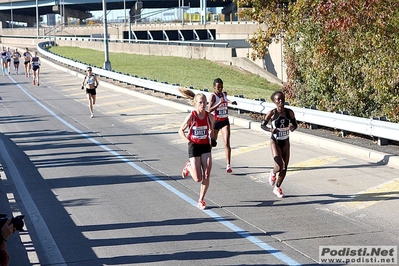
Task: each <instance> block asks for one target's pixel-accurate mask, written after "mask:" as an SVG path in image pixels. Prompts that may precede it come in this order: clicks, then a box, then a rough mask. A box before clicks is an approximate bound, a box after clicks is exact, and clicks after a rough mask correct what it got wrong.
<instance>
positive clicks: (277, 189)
mask: <svg viewBox="0 0 399 266" xmlns="http://www.w3.org/2000/svg"><path fill="white" fill-rule="evenodd" d="M273 193H274V194H276V196H277V197H278V198H283V197H284V194H283V190H282V189H281V187H277V186H276V187H274V189H273Z"/></svg>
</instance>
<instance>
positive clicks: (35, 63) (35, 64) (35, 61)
mask: <svg viewBox="0 0 399 266" xmlns="http://www.w3.org/2000/svg"><path fill="white" fill-rule="evenodd" d="M31 63H32V70H33V79H32V83H33V85H37V86H39V85H40V80H39V74H40V58H39V57H38V56H37V52H35V55H34V56H33V57H32V59H31Z"/></svg>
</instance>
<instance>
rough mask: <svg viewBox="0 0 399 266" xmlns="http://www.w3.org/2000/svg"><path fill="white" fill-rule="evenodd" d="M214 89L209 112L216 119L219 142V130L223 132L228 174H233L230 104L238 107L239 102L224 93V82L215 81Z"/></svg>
mask: <svg viewBox="0 0 399 266" xmlns="http://www.w3.org/2000/svg"><path fill="white" fill-rule="evenodd" d="M213 88H214V89H215V92H214V93H213V94H212V95H211V97H210V99H209V107H208V111H209V112H211V113H213V115H214V117H215V123H214V125H213V131H214V133H213V134H214V136H215V139H216V140H217V138H218V134H219V130H222V137H223V143H224V149H225V154H226V163H227V166H226V172H227V173H231V172H233V171H232V170H231V167H230V161H231V147H230V121H229V109H228V105H229V103H231V104H234V105H236V104H237V102H235V101H234V102H231V101H229V100H228V99H227V92H224V91H223V81H222V80H221V79H220V78H217V79H215V80H214V81H213Z"/></svg>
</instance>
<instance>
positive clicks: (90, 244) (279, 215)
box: [0, 61, 399, 265]
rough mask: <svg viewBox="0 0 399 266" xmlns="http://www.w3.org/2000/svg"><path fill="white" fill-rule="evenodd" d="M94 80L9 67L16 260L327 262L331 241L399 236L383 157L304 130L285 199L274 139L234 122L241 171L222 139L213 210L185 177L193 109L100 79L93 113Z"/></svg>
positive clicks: (390, 169)
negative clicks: (20, 223) (275, 174)
mask: <svg viewBox="0 0 399 266" xmlns="http://www.w3.org/2000/svg"><path fill="white" fill-rule="evenodd" d="M81 80H82V78H81V77H80V76H79V75H78V74H76V73H71V72H70V71H69V72H68V73H67V72H65V71H64V70H63V69H61V68H58V67H57V66H55V65H53V64H52V63H50V62H46V61H43V63H42V73H41V82H40V86H33V85H32V83H31V80H30V79H28V78H27V77H25V76H23V75H18V76H17V75H14V74H12V75H10V76H0V83H1V85H2V86H1V90H0V97H1V100H0V106H1V108H0V117H1V122H0V152H1V162H2V165H3V167H4V173H2V174H1V180H0V183H1V185H0V191H1V193H0V197H1V198H0V202H1V206H2V208H1V210H0V212H2V213H7V214H11V213H13V214H14V215H16V214H18V213H23V214H25V215H26V218H25V221H26V231H24V232H21V233H15V234H13V235H12V236H11V237H10V239H9V241H8V243H7V244H8V250H9V253H10V255H11V264H10V265H140V264H143V265H144V264H145V265H151V264H154V265H155V264H157V265H315V264H318V262H319V247H320V246H372V245H384V246H397V245H398V242H399V240H398V239H399V238H398V237H399V230H398V228H399V219H398V218H399V217H398V216H399V215H398V213H397V212H396V210H397V208H398V206H399V203H398V196H399V179H398V175H397V172H398V170H397V168H396V165H395V164H393V163H392V164H391V165H384V164H382V163H381V162H380V157H379V156H383V155H380V154H376V155H375V156H374V155H373V156H368V157H369V158H368V159H366V158H365V156H364V154H369V155H370V154H374V153H373V152H371V151H368V150H364V149H359V148H358V147H355V146H350V145H346V144H345V145H342V144H341V143H338V142H332V141H331V140H330V141H328V143H329V145H324V144H323V140H322V139H320V138H318V137H315V136H309V135H306V134H303V133H300V132H294V133H292V136H291V139H292V141H291V161H290V166H289V173H288V176H287V178H286V180H285V182H284V184H283V186H282V188H283V191H284V194H285V195H286V197H285V198H283V199H278V198H277V197H276V196H275V195H274V194H273V193H272V188H271V187H270V186H269V185H268V184H267V174H268V172H269V171H270V168H271V165H272V158H271V154H270V147H269V137H270V136H269V135H268V134H267V133H264V132H261V131H259V130H255V129H248V128H246V127H242V126H241V124H242V123H244V122H243V121H241V120H239V119H234V125H232V139H231V143H232V148H233V151H232V167H233V174H227V173H225V158H224V150H223V145H221V143H219V145H218V146H217V147H216V148H215V149H214V150H213V169H212V174H211V186H210V189H209V191H208V194H207V197H206V202H207V205H208V206H209V208H208V209H207V210H205V211H201V210H199V209H197V208H196V201H197V199H198V193H199V184H197V183H195V182H194V181H193V180H192V179H190V178H187V179H182V178H181V169H182V167H183V165H184V163H185V161H186V160H187V147H186V144H184V143H183V141H182V140H181V139H180V137H179V135H178V134H177V130H178V127H179V126H180V123H181V122H182V121H183V119H184V117H185V116H186V115H187V110H190V109H191V107H190V106H188V105H181V104H179V103H175V102H171V101H166V100H164V99H159V98H154V97H151V96H148V95H144V94H141V95H140V94H138V93H137V92H135V91H132V90H128V89H125V88H123V86H122V85H121V86H115V85H107V84H105V83H106V82H105V81H101V84H100V87H99V88H98V98H97V99H98V102H97V104H96V106H95V117H94V118H90V113H89V110H88V107H87V100H86V96H85V94H84V92H83V91H81V90H80V83H81ZM312 143H313V144H314V145H312ZM366 157H367V156H366ZM391 162H394V161H393V160H392V161H391Z"/></svg>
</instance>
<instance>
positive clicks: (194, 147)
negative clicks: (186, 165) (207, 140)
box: [188, 142, 211, 158]
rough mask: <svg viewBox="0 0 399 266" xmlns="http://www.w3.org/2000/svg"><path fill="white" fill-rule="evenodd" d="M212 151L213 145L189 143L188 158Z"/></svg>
mask: <svg viewBox="0 0 399 266" xmlns="http://www.w3.org/2000/svg"><path fill="white" fill-rule="evenodd" d="M209 152H211V145H209V144H194V143H192V142H190V143H189V144H188V158H192V157H201V155H202V154H205V153H209Z"/></svg>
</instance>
